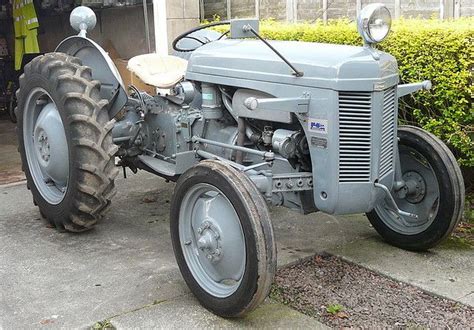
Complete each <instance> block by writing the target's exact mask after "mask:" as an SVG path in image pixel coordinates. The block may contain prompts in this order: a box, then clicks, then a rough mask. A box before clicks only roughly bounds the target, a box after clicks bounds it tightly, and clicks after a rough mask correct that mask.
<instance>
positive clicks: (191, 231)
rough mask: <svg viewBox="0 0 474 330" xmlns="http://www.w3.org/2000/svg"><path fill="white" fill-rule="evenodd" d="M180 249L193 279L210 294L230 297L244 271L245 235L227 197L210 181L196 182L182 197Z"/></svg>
mask: <svg viewBox="0 0 474 330" xmlns="http://www.w3.org/2000/svg"><path fill="white" fill-rule="evenodd" d="M179 237H180V240H181V248H182V250H183V255H184V258H185V260H186V264H187V265H188V267H189V270H190V271H191V273H192V275H193V277H194V279H195V280H196V281H197V282H198V284H199V285H200V286H201V287H202V288H203V289H204V290H205V291H206V292H208V293H209V294H211V295H213V296H215V297H220V298H224V297H228V296H230V295H231V294H232V293H234V292H235V291H236V290H237V289H238V287H239V285H240V283H241V281H242V278H243V274H244V271H245V263H246V255H245V237H244V234H243V230H242V226H241V224H240V220H239V217H238V215H237V213H236V211H235V209H234V207H233V205H232V203H231V202H230V201H229V200H228V199H227V197H226V196H225V195H224V194H223V193H222V192H221V191H220V190H219V189H217V188H216V187H214V186H212V185H210V184H205V183H202V184H197V185H195V186H193V187H192V188H191V189H189V191H188V192H187V193H186V195H185V197H184V198H183V201H182V204H181V210H180V217H179Z"/></svg>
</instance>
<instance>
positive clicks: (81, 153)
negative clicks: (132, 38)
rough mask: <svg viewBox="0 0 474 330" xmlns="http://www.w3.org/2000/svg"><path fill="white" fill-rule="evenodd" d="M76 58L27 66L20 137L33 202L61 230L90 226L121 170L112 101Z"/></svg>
mask: <svg viewBox="0 0 474 330" xmlns="http://www.w3.org/2000/svg"><path fill="white" fill-rule="evenodd" d="M99 91H100V82H99V81H96V80H92V75H91V69H90V68H88V67H86V66H83V65H82V63H81V61H80V60H79V59H78V58H75V57H72V56H69V55H66V54H62V53H50V54H46V55H43V56H39V57H36V58H35V59H33V60H32V61H31V62H30V63H28V64H27V65H26V66H25V70H24V74H23V75H22V76H21V77H20V89H19V91H18V94H17V96H18V110H17V115H18V130H17V132H18V141H19V152H20V154H21V159H22V164H23V171H24V172H25V175H26V180H27V186H28V188H29V189H31V192H32V194H33V201H34V203H35V204H36V205H38V207H39V209H40V212H41V214H42V215H43V217H45V218H46V219H47V220H48V221H50V222H51V223H52V224H53V225H55V226H56V227H57V228H58V229H60V230H61V229H62V230H64V229H65V230H67V231H72V232H81V231H85V230H88V229H91V228H92V227H93V226H94V225H95V224H96V223H97V221H98V220H100V219H101V218H102V217H103V216H104V214H105V212H106V211H107V209H108V208H109V206H110V201H111V199H112V197H113V195H114V193H115V185H114V179H115V177H116V176H117V174H118V169H117V168H116V167H115V163H114V154H115V152H116V151H117V146H116V145H114V144H113V142H112V135H111V132H112V127H113V125H114V121H113V120H110V118H109V114H108V111H107V101H106V100H102V99H101V98H100V96H99Z"/></svg>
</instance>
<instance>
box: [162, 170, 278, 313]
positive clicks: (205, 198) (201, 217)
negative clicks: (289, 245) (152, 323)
mask: <svg viewBox="0 0 474 330" xmlns="http://www.w3.org/2000/svg"><path fill="white" fill-rule="evenodd" d="M170 221H171V240H172V242H173V249H174V252H175V256H176V260H177V262H178V265H179V268H180V270H181V274H182V275H183V277H184V280H185V281H186V283H187V284H188V286H189V288H190V289H191V291H192V292H193V293H194V295H195V296H196V297H197V299H198V300H199V301H200V302H201V304H202V305H203V306H204V307H206V308H207V309H209V310H211V311H212V312H214V313H215V314H217V315H220V316H223V317H237V316H242V315H244V314H245V313H247V312H249V311H251V310H253V309H254V308H255V307H257V306H258V305H259V304H260V303H261V302H262V301H263V300H264V299H265V297H266V296H267V295H268V293H269V291H270V286H271V284H272V281H273V276H274V274H275V270H276V246H275V241H274V238H273V229H272V224H271V221H270V215H269V212H268V208H267V205H266V203H265V201H264V199H263V197H262V195H261V194H260V193H259V191H258V190H257V188H256V187H255V185H254V184H253V183H252V181H251V180H250V179H249V178H248V177H247V176H246V175H245V174H243V173H240V172H238V171H237V170H235V169H234V168H232V167H230V166H229V165H226V164H223V163H222V162H219V161H202V162H201V163H200V164H198V165H196V166H194V167H192V168H190V169H189V170H188V171H186V172H185V173H184V174H183V175H182V176H181V177H180V178H179V180H178V183H177V185H176V188H175V192H174V196H173V201H172V204H171V218H170Z"/></svg>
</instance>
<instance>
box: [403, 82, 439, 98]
mask: <svg viewBox="0 0 474 330" xmlns="http://www.w3.org/2000/svg"><path fill="white" fill-rule="evenodd" d="M420 89H422V90H429V89H431V81H430V80H425V81H422V82H419V83H413V84H404V85H398V87H397V96H398V97H401V96H405V95H407V94H411V93H414V92H416V91H419V90H420Z"/></svg>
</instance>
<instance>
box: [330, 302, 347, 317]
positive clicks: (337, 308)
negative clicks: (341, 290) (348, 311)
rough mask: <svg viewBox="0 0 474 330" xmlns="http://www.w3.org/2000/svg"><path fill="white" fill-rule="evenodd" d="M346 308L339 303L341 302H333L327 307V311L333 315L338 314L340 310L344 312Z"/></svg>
mask: <svg viewBox="0 0 474 330" xmlns="http://www.w3.org/2000/svg"><path fill="white" fill-rule="evenodd" d="M343 310H344V306H342V305H339V304H332V305H329V306H327V307H326V312H328V313H329V314H332V315H336V314H337V313H339V312H342V311H343Z"/></svg>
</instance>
